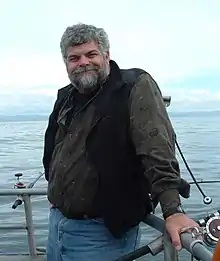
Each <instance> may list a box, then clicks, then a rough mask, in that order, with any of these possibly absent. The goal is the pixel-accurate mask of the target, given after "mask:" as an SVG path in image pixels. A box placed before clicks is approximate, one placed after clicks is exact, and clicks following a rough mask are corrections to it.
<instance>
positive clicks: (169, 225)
mask: <svg viewBox="0 0 220 261" xmlns="http://www.w3.org/2000/svg"><path fill="white" fill-rule="evenodd" d="M165 227H166V230H167V232H168V234H169V235H170V238H171V241H172V244H173V246H174V247H175V248H176V250H178V251H179V250H181V248H182V245H181V241H180V232H181V229H184V228H186V227H199V224H197V223H196V222H195V221H194V220H192V219H190V218H189V217H188V216H187V215H186V214H183V213H177V214H173V215H171V216H169V217H168V218H166V220H165Z"/></svg>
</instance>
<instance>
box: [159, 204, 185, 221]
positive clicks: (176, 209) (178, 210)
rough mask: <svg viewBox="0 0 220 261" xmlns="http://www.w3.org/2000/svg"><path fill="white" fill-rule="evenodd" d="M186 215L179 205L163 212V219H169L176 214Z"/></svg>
mask: <svg viewBox="0 0 220 261" xmlns="http://www.w3.org/2000/svg"><path fill="white" fill-rule="evenodd" d="M179 213H181V214H185V211H184V210H183V208H182V206H181V205H178V206H176V207H170V208H167V209H166V210H165V211H164V212H163V218H164V219H167V218H168V217H170V216H172V215H174V214H179Z"/></svg>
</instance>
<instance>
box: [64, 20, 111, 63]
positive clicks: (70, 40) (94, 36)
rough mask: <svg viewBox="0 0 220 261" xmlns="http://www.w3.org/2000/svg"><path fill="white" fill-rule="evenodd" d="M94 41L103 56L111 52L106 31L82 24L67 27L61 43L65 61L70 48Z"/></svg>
mask: <svg viewBox="0 0 220 261" xmlns="http://www.w3.org/2000/svg"><path fill="white" fill-rule="evenodd" d="M92 41H94V42H96V43H97V44H98V46H99V50H100V51H101V52H102V54H103V55H105V54H106V53H107V52H108V51H109V48H110V43H109V39H108V35H107V33H106V32H105V31H104V29H102V28H97V27H95V26H93V25H88V24H82V23H79V24H76V25H73V26H69V27H67V28H66V30H65V32H64V34H63V36H62V38H61V41H60V49H61V53H62V56H63V59H64V61H66V58H67V56H66V51H67V49H68V48H69V47H73V46H77V45H80V44H84V43H89V42H92Z"/></svg>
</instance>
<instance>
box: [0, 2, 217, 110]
mask: <svg viewBox="0 0 220 261" xmlns="http://www.w3.org/2000/svg"><path fill="white" fill-rule="evenodd" d="M78 22H83V23H90V24H93V25H96V26H98V27H103V28H104V29H105V30H106V32H107V33H108V35H109V38H110V43H111V50H110V52H111V58H112V59H114V60H115V61H116V62H117V63H118V64H119V66H120V67H122V68H129V67H140V68H143V69H145V70H147V71H148V72H149V73H150V74H151V75H152V76H153V77H154V79H155V80H156V81H157V82H158V84H159V86H160V88H161V90H162V92H163V93H164V94H165V95H171V96H172V100H173V102H174V105H175V108H176V109H177V110H181V106H182V101H183V100H184V101H185V103H184V104H185V106H186V107H187V108H188V109H189V110H190V109H192V110H193V109H194V108H196V106H197V107H198V106H199V107H198V108H202V109H209V108H207V106H211V107H210V108H211V109H220V1H217V0H216V1H214V0H213V1H212V0H182V1H181V0H179V1H177V0H173V1H171V0H154V1H152V0H145V1H144V0H143V1H141V0H136V1H128V0H126V1H123V0H120V1H118V0H117V1H116V0H112V1H101V0H93V1H88V0H84V1H81V2H80V1H76V0H75V1H73V0H71V1H69V0H62V1H60V0H57V1H56V0H53V1H52V0H38V1H33V0H22V1H19V0H10V1H1V2H0V32H1V41H0V58H1V59H0V72H1V77H0V104H2V106H3V104H4V105H5V106H6V105H10V106H13V104H14V102H16V103H17V104H19V101H21V100H22V101H23V99H22V97H25V100H27V103H28V99H27V97H30V99H31V97H32V98H33V96H36V97H42V106H43V105H44V103H43V102H44V99H43V97H45V96H51V97H53V98H55V96H56V92H57V89H58V88H60V87H63V86H65V85H66V84H68V83H69V81H68V78H67V75H66V71H65V67H64V64H63V61H62V58H61V54H60V49H59V43H60V38H61V36H62V34H63V32H64V30H65V28H66V27H67V26H69V25H72V24H75V23H78ZM8 95H11V99H10V100H7V101H6V100H5V97H8ZM45 101H46V100H45ZM196 104H197V105H196ZM213 104H214V108H213Z"/></svg>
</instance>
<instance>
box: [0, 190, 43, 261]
mask: <svg viewBox="0 0 220 261" xmlns="http://www.w3.org/2000/svg"><path fill="white" fill-rule="evenodd" d="M14 195H17V196H18V197H21V198H22V201H23V202H24V210H25V219H26V224H25V225H17V226H16V225H12V226H8V225H1V226H0V230H3V229H26V230H27V237H28V248H29V254H30V256H31V257H36V256H37V248H36V242H35V234H34V225H33V212H32V202H31V196H32V195H34V196H46V195H47V190H46V189H36V188H27V189H26V188H25V189H1V190H0V196H14Z"/></svg>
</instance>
